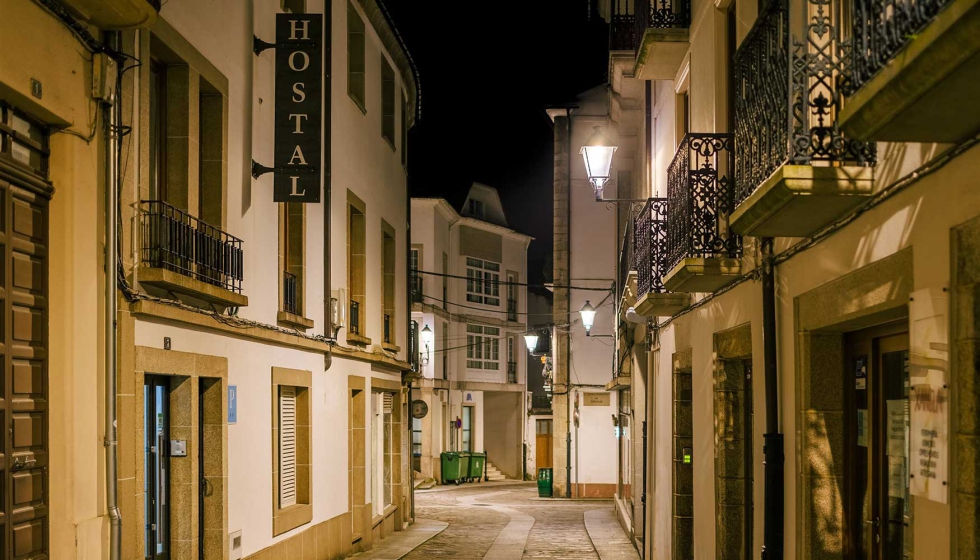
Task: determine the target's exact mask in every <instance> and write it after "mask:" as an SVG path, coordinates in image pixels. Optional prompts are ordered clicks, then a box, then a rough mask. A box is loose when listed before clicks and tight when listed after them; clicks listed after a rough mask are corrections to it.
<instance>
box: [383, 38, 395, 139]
mask: <svg viewBox="0 0 980 560" xmlns="http://www.w3.org/2000/svg"><path fill="white" fill-rule="evenodd" d="M381 136H382V137H383V138H384V139H385V140H387V141H388V144H390V145H391V149H395V71H394V70H393V69H392V68H391V64H388V59H387V58H385V56H384V55H383V54H382V55H381Z"/></svg>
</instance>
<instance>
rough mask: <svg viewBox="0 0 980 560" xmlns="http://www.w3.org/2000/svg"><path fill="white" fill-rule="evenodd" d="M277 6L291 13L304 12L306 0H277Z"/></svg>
mask: <svg viewBox="0 0 980 560" xmlns="http://www.w3.org/2000/svg"><path fill="white" fill-rule="evenodd" d="M279 8H280V9H282V11H284V12H289V13H291V14H303V13H306V0H279Z"/></svg>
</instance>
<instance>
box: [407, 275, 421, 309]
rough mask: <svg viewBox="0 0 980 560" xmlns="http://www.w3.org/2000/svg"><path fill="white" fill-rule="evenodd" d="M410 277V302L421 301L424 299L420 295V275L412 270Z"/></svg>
mask: <svg viewBox="0 0 980 560" xmlns="http://www.w3.org/2000/svg"><path fill="white" fill-rule="evenodd" d="M410 278H411V281H412V303H422V300H423V299H424V297H423V296H422V276H421V275H419V273H418V272H415V271H412V273H411V276H410Z"/></svg>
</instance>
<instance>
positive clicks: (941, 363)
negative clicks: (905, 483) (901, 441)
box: [909, 289, 949, 503]
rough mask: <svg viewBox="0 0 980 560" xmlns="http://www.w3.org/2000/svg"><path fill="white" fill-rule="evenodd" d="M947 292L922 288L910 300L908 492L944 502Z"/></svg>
mask: <svg viewBox="0 0 980 560" xmlns="http://www.w3.org/2000/svg"><path fill="white" fill-rule="evenodd" d="M947 305H948V302H947V299H946V293H945V292H943V291H942V290H941V289H924V290H919V291H916V292H914V293H913V294H912V298H911V301H910V302H909V330H910V332H909V345H910V351H909V362H910V363H909V368H910V369H909V385H910V387H909V406H910V408H911V411H910V415H911V426H910V428H911V429H910V440H911V441H910V457H909V459H910V469H909V470H910V473H909V476H910V491H911V493H912V494H913V495H915V496H920V497H923V498H926V499H927V500H932V501H935V502H941V503H946V501H947V489H948V488H949V486H948V484H947V472H948V464H949V441H948V426H949V409H948V404H949V380H948V376H947V372H948V371H949V339H948V335H947V331H946V321H947V319H946V318H947Z"/></svg>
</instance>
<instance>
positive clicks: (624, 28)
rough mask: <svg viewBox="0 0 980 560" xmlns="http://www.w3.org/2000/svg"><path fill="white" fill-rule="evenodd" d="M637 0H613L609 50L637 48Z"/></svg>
mask: <svg viewBox="0 0 980 560" xmlns="http://www.w3.org/2000/svg"><path fill="white" fill-rule="evenodd" d="M634 1H635V0H613V6H612V21H611V22H610V23H609V50H613V51H631V50H634V49H635V48H636V37H637V33H636V4H635V3H634Z"/></svg>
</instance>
